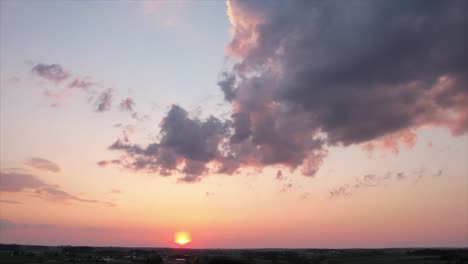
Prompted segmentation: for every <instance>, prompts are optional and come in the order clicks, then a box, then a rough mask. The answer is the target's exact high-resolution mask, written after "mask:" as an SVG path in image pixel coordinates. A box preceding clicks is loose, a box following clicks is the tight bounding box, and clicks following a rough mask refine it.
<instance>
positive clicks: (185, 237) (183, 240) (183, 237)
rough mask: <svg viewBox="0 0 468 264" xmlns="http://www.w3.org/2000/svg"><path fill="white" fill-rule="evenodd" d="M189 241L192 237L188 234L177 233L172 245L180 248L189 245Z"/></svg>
mask: <svg viewBox="0 0 468 264" xmlns="http://www.w3.org/2000/svg"><path fill="white" fill-rule="evenodd" d="M190 241H192V237H191V236H190V233H188V232H185V231H179V232H177V233H175V235H174V243H176V244H179V245H181V246H183V245H186V244H188V243H190Z"/></svg>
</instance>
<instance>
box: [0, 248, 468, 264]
mask: <svg viewBox="0 0 468 264" xmlns="http://www.w3.org/2000/svg"><path fill="white" fill-rule="evenodd" d="M0 263H2V264H3V263H5V264H6V263H88V264H93V263H141V264H143V263H148V264H150V263H159V264H161V263H164V264H176V263H187V264H188V263H194V264H205V263H206V264H242V263H244V264H251V263H252V264H267V263H273V264H289V263H303V264H305V263H307V264H340V263H347V264H354V263H356V264H357V263H359V264H371V263H372V264H377V263H412V264H419V263H421V264H422V263H425V264H438V263H441V264H442V263H444V264H447V263H453V264H458V263H468V249H467V248H450V249H449V248H444V249H411V248H393V249H187V248H118V247H71V246H59V247H47V246H25V245H0Z"/></svg>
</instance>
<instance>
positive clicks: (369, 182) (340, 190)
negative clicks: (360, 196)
mask: <svg viewBox="0 0 468 264" xmlns="http://www.w3.org/2000/svg"><path fill="white" fill-rule="evenodd" d="M442 173H443V171H442V170H441V169H440V170H438V171H437V172H436V173H434V174H433V177H439V176H440V175H442ZM425 175H426V174H425V170H424V169H421V170H418V171H415V172H413V173H410V172H403V171H401V172H397V173H391V172H388V173H386V174H385V175H382V176H378V175H376V174H366V175H363V176H361V177H356V178H355V179H354V183H346V184H343V185H340V186H337V187H334V188H332V189H331V190H330V191H329V198H330V199H334V198H337V197H341V196H350V195H352V194H353V193H355V192H357V191H359V190H360V189H363V188H370V187H381V186H386V185H389V184H391V183H392V182H395V181H398V182H402V181H405V180H406V181H410V182H412V183H413V184H416V183H418V182H420V181H421V180H422V179H423V178H424V177H425Z"/></svg>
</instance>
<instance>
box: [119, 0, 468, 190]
mask: <svg viewBox="0 0 468 264" xmlns="http://www.w3.org/2000/svg"><path fill="white" fill-rule="evenodd" d="M466 13H468V2H467V1H464V0H460V1H459V0H454V1H432V0H429V1H427V0H423V1H421V0H414V1H403V0H396V1H386V0H368V1H366V0H364V1H363V0H359V1H354V0H350V1H345V2H343V1H334V0H331V1H292V2H290V1H288V2H286V1H275V2H268V3H266V2H264V1H228V15H229V19H230V21H231V23H232V25H233V27H232V39H231V41H230V43H229V44H228V46H227V49H226V50H227V52H228V53H229V56H231V57H235V58H234V59H232V60H229V61H232V62H233V66H232V68H231V69H229V70H227V71H225V72H224V73H223V74H222V79H221V80H220V81H219V82H218V86H219V87H220V89H221V91H222V92H223V93H224V97H225V100H226V101H227V102H229V103H231V104H232V112H231V119H230V120H220V119H217V118H215V117H210V118H208V119H206V120H200V119H197V118H191V117H189V115H188V113H187V111H186V110H184V109H183V108H181V107H179V106H172V108H171V109H170V111H169V112H168V113H167V115H166V116H165V117H164V119H163V121H162V123H161V130H160V133H159V134H158V136H159V138H160V140H159V141H157V142H153V144H155V145H154V147H153V150H152V151H150V152H151V154H148V153H146V152H147V149H146V147H140V146H138V145H134V144H131V143H130V142H127V143H126V144H123V145H122V144H120V145H119V144H117V145H116V146H114V147H111V149H115V150H121V151H124V152H125V153H126V155H125V157H124V158H123V159H122V160H121V161H122V162H121V163H122V164H123V165H124V166H125V167H128V168H132V169H135V170H146V171H149V172H156V173H159V174H161V175H170V174H171V173H173V172H174V171H178V172H182V173H184V174H185V175H186V177H185V178H182V179H180V180H181V181H187V182H194V181H198V180H200V175H202V174H204V173H206V172H213V173H226V174H233V173H235V172H236V171H237V170H238V169H239V168H245V167H254V168H257V169H261V168H264V167H266V166H276V165H278V166H282V167H285V168H288V169H291V170H292V171H294V170H299V171H300V172H301V173H302V174H303V175H305V176H310V177H313V176H314V175H316V173H317V171H318V170H319V169H320V167H321V165H322V163H323V160H324V159H325V157H326V156H327V153H328V148H329V147H330V146H336V145H344V146H347V145H350V144H361V145H364V149H366V150H368V151H373V150H374V149H375V148H379V147H383V148H388V149H391V150H392V151H393V152H394V153H396V154H397V153H398V150H399V148H400V146H401V145H403V146H405V145H406V146H407V147H408V148H411V147H412V146H414V144H415V142H416V140H417V135H416V133H415V132H414V131H416V130H417V129H418V128H420V127H422V126H445V127H448V128H449V129H451V131H452V133H453V134H454V135H461V134H464V133H466V132H467V130H468V114H467V113H468V90H467V89H468V88H467V87H468V85H467V84H468V78H467V77H466V76H467V70H468V49H466V47H467V46H468V37H467V36H468V35H467V34H465V31H466V28H468V17H467V16H466ZM371 178H372V177H371V176H369V177H367V180H366V181H367V182H363V183H362V184H370V182H371V181H372V179H371ZM362 180H363V181H364V179H362ZM375 180H376V179H374V181H375ZM333 193H336V194H340V193H344V191H341V190H340V189H338V190H335V192H333Z"/></svg>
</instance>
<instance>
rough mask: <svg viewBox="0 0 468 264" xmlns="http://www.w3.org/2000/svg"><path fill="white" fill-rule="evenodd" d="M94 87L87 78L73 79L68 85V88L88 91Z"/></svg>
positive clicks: (93, 83)
mask: <svg viewBox="0 0 468 264" xmlns="http://www.w3.org/2000/svg"><path fill="white" fill-rule="evenodd" d="M94 85H96V83H95V82H92V81H90V80H89V78H75V79H74V80H73V81H72V82H70V83H69V84H68V88H72V89H73V88H78V89H83V90H88V89H89V88H91V87H92V86H94Z"/></svg>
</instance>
